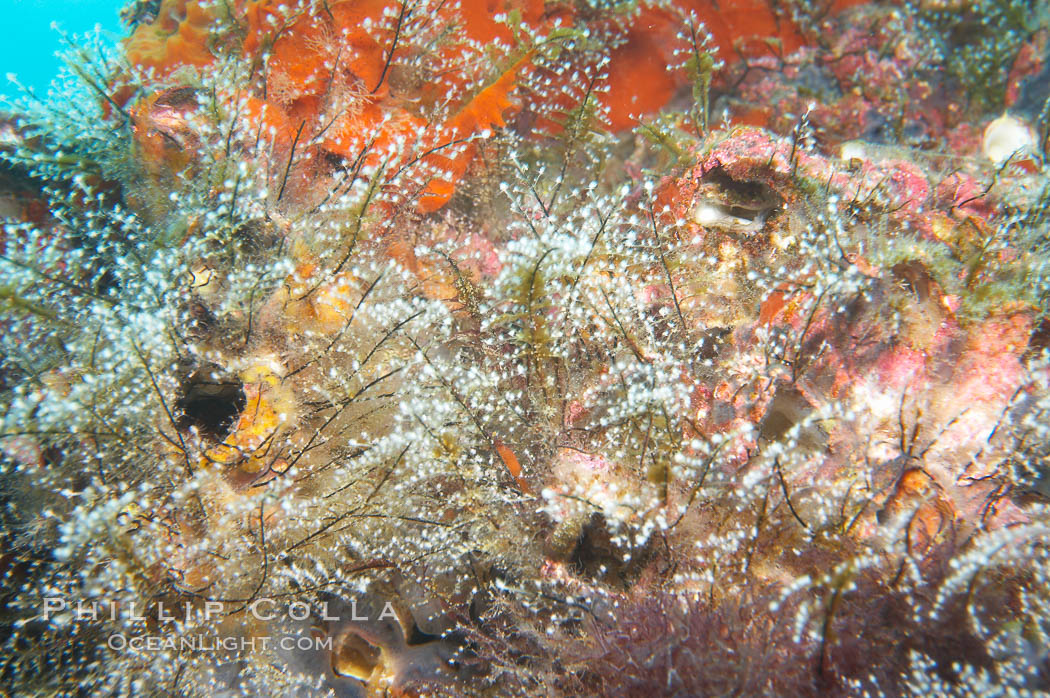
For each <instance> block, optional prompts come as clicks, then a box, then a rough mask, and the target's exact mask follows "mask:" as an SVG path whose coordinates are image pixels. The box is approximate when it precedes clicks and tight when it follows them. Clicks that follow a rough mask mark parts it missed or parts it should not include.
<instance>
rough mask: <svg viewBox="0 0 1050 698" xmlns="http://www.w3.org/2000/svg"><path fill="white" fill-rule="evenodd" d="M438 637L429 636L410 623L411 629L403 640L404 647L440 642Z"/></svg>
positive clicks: (416, 625)
mask: <svg viewBox="0 0 1050 698" xmlns="http://www.w3.org/2000/svg"><path fill="white" fill-rule="evenodd" d="M440 639H441V636H440V635H431V634H430V633H428V632H425V631H424V630H423V629H421V628H420V627H419V625H418V624H416V623H414V622H413V623H412V629H411V630H410V631H409V632H408V637H406V638H405V644H406V645H425V644H427V643H428V642H434V641H435V640H440Z"/></svg>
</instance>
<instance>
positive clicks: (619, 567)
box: [569, 513, 652, 589]
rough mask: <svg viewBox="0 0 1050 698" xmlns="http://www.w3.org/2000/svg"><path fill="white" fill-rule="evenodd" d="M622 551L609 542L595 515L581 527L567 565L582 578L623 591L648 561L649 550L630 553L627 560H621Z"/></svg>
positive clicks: (602, 519) (610, 540)
mask: <svg viewBox="0 0 1050 698" xmlns="http://www.w3.org/2000/svg"><path fill="white" fill-rule="evenodd" d="M650 542H651V541H650ZM625 552H627V551H626V550H624V549H622V548H619V547H617V545H616V543H614V542H613V540H612V536H610V535H609V529H608V527H607V526H606V523H605V517H604V516H602V515H601V514H598V513H595V514H593V515H592V516H591V518H590V521H588V522H587V524H586V525H585V526H584V527H583V531H581V533H580V537H579V538H578V539H577V541H576V548H575V549H574V550H573V551H572V555H570V556H569V565H570V566H571V567H572V568H573V569H575V570H576V571H577V572H578V573H579V574H580V576H582V577H586V578H588V579H601V580H604V581H606V582H607V583H610V584H619V585H621V586H622V587H623V588H624V589H627V588H628V587H629V586H630V585H631V584H632V583H633V582H634V581H635V580H636V579H637V578H638V576H639V575H640V574H641V571H642V568H643V567H644V566H645V563H646V562H648V561H649V560H650V559H651V558H652V550H651V549H650V547H649V546H646V547H645V548H642V549H640V550H632V551H631V557H630V559H629V560H624V553H625Z"/></svg>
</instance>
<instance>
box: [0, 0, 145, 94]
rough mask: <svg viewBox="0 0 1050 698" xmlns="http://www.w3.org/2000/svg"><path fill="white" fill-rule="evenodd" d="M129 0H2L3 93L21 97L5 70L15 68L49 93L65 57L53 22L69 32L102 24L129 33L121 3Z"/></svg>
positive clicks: (24, 78)
mask: <svg viewBox="0 0 1050 698" xmlns="http://www.w3.org/2000/svg"><path fill="white" fill-rule="evenodd" d="M125 4H127V1H126V0H0V12H2V15H0V16H3V17H4V18H6V19H5V21H4V22H3V24H4V26H6V27H7V29H6V30H4V31H3V34H4V36H3V40H2V41H0V95H6V96H16V95H17V93H18V89H17V88H16V87H14V86H13V85H12V84H11V83H10V82H8V80H7V77H6V75H7V74H8V73H15V74H16V75H17V76H18V80H19V82H21V83H22V84H24V85H26V86H27V87H32V88H33V89H35V90H38V91H40V92H46V91H47V86H48V85H49V84H50V82H51V79H52V78H53V77H54V76H55V75H56V74H57V73H58V70H59V68H60V66H61V62H60V61H59V59H58V58H56V57H55V52H56V51H58V50H59V49H60V48H62V46H63V44H62V41H61V38H60V36H59V34H58V32H56V31H55V30H54V29H52V28H51V24H52V23H53V22H54V23H57V24H58V25H59V27H61V29H62V30H64V31H65V32H67V33H68V34H71V35H72V34H84V33H86V32H89V31H91V30H93V29H94V28H95V26H96V25H98V26H100V27H101V28H102V29H103V30H104V31H106V32H109V33H110V34H111V37H112V39H113V40H116V39H118V38H119V37H120V36H122V35H123V34H124V28H123V26H122V25H121V23H120V18H119V13H120V8H121V7H123V6H124V5H125Z"/></svg>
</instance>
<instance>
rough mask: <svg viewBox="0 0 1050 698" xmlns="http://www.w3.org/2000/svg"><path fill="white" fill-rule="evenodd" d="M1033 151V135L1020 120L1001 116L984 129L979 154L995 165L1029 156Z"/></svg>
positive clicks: (1029, 128) (1030, 129) (1004, 115)
mask: <svg viewBox="0 0 1050 698" xmlns="http://www.w3.org/2000/svg"><path fill="white" fill-rule="evenodd" d="M1034 150H1035V133H1034V132H1033V131H1032V127H1031V126H1029V125H1028V124H1026V123H1025V122H1024V121H1021V120H1020V119H1018V118H1016V117H1013V116H1010V115H1009V114H1003V115H1002V116H1000V117H999V118H998V119H996V120H995V121H993V122H991V123H990V124H988V126H987V128H985V129H984V140H983V141H982V142H981V152H982V153H984V156H985V157H986V158H988V159H989V160H991V161H992V162H994V163H995V164H997V165H1001V164H1003V163H1005V162H1006V161H1007V160H1009V159H1010V157H1011V156H1013V155H1014V154H1015V153H1016V154H1017V155H1018V156H1024V155H1030V154H1032V153H1033V152H1034Z"/></svg>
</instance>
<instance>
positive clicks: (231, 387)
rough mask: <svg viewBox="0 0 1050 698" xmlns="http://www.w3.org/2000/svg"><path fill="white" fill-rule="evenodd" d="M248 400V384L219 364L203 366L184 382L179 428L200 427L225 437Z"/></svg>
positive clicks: (206, 432)
mask: <svg viewBox="0 0 1050 698" xmlns="http://www.w3.org/2000/svg"><path fill="white" fill-rule="evenodd" d="M247 402H248V400H247V397H246V396H245V394H244V385H243V384H242V383H241V382H240V381H239V380H237V379H236V378H234V377H232V376H230V375H229V374H226V373H223V371H222V369H220V368H219V367H218V366H214V365H210V366H202V367H201V368H198V369H197V370H196V371H194V372H193V373H191V374H190V375H189V376H188V377H187V378H186V379H185V380H184V381H183V384H182V390H181V394H180V396H179V399H178V401H177V402H176V403H175V409H176V410H177V412H178V417H177V425H178V427H179V429H184V430H185V429H189V428H190V427H196V428H197V430H198V431H199V432H200V433H201V434H203V435H204V436H206V437H208V438H212V439H216V440H220V441H221V440H222V439H225V438H226V437H227V436H228V435H229V433H230V429H231V428H232V427H233V423H234V420H235V419H237V415H238V414H240V413H241V412H242V411H243V410H244V407H245V405H246V404H247Z"/></svg>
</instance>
